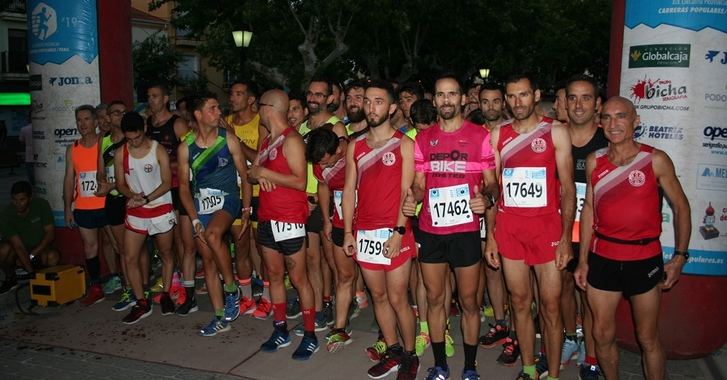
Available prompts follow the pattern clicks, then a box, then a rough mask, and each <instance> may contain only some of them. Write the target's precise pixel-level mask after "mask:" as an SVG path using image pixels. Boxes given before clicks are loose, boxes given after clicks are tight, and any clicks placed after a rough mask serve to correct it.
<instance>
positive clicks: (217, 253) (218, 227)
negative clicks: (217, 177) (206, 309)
mask: <svg viewBox="0 0 727 380" xmlns="http://www.w3.org/2000/svg"><path fill="white" fill-rule="evenodd" d="M231 224H232V216H231V215H230V214H228V213H227V212H226V211H217V212H215V213H214V214H213V215H212V219H211V220H210V222H209V224H208V225H207V228H205V230H204V235H205V239H206V241H207V244H209V247H210V250H211V251H212V254H213V255H212V256H213V258H214V261H215V264H216V266H217V268H216V269H217V270H218V271H219V274H221V275H222V279H223V280H224V283H225V285H228V286H229V285H232V284H235V278H234V276H233V275H232V260H231V259H230V248H229V246H228V245H227V243H226V242H225V241H224V236H225V233H226V232H227V230H229V228H230V225H231ZM206 275H207V274H206V273H205V276H206ZM207 287H208V289H209V284H207Z"/></svg>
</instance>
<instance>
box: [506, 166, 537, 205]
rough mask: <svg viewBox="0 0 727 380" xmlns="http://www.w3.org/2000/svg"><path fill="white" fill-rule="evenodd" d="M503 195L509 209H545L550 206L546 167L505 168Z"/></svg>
mask: <svg viewBox="0 0 727 380" xmlns="http://www.w3.org/2000/svg"><path fill="white" fill-rule="evenodd" d="M502 195H503V198H504V199H505V206H507V207H530V208H533V207H545V206H547V205H548V189H547V187H546V170H545V168H544V167H519V168H505V169H504V170H503V171H502Z"/></svg>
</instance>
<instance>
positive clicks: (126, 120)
mask: <svg viewBox="0 0 727 380" xmlns="http://www.w3.org/2000/svg"><path fill="white" fill-rule="evenodd" d="M144 124H145V123H144V118H143V117H141V115H139V113H138V112H133V111H132V112H127V113H125V114H124V117H122V118H121V131H122V132H138V131H144Z"/></svg>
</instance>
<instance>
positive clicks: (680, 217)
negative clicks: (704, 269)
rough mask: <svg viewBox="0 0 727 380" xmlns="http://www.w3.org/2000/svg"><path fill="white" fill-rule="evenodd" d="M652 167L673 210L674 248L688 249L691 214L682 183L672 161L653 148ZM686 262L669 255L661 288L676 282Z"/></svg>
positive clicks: (676, 256) (677, 256) (666, 287)
mask: <svg viewBox="0 0 727 380" xmlns="http://www.w3.org/2000/svg"><path fill="white" fill-rule="evenodd" d="M652 167H653V168H654V174H655V175H656V179H657V181H659V185H660V186H661V188H662V189H663V190H664V193H665V194H666V197H667V198H668V199H669V201H670V202H671V203H670V204H669V205H670V206H671V209H672V211H673V212H674V249H675V250H677V251H686V250H687V249H689V238H690V236H691V233H692V215H691V210H690V207H689V201H688V200H687V196H686V195H684V190H682V185H681V184H680V183H679V179H678V178H677V176H676V172H675V170H674V163H673V162H672V161H671V159H670V158H669V156H668V155H667V154H666V153H664V152H663V151H661V150H658V149H655V150H654V159H653V161H652ZM686 263H687V260H686V259H685V258H684V256H680V255H673V256H672V257H671V260H669V262H668V263H666V264H665V265H664V274H665V275H666V279H665V280H664V284H663V285H662V288H663V289H669V288H671V287H672V286H674V284H676V282H677V280H679V275H680V274H681V273H682V268H683V267H684V264H686Z"/></svg>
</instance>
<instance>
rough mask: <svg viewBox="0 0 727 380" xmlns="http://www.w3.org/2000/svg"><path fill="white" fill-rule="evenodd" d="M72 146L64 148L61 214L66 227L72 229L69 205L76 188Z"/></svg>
mask: <svg viewBox="0 0 727 380" xmlns="http://www.w3.org/2000/svg"><path fill="white" fill-rule="evenodd" d="M72 146H73V144H71V145H69V146H68V147H67V148H66V174H65V176H64V177H63V214H64V216H65V219H66V226H67V227H69V228H70V227H73V210H71V205H72V204H73V195H74V191H75V187H76V183H75V182H76V172H75V170H74V169H73V155H72V153H71V149H72V148H71V147H72Z"/></svg>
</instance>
